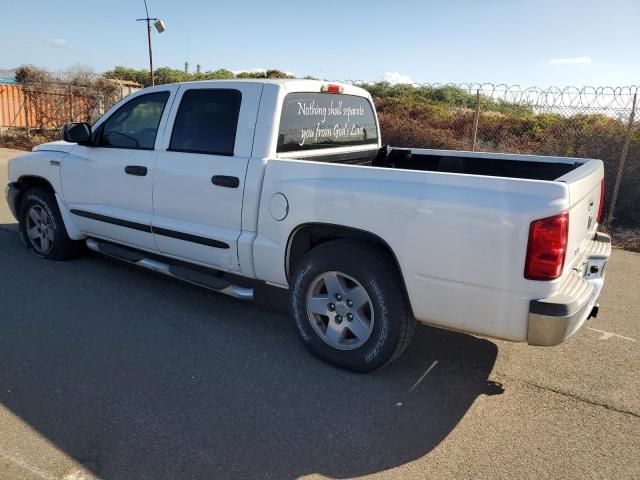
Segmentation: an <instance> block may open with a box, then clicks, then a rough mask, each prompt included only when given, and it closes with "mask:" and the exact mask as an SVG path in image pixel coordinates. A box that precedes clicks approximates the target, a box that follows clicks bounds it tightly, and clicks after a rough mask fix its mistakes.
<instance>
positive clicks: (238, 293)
mask: <svg viewBox="0 0 640 480" xmlns="http://www.w3.org/2000/svg"><path fill="white" fill-rule="evenodd" d="M86 244H87V248H88V249H89V250H93V251H94V252H98V253H101V254H103V255H107V256H109V257H113V258H117V259H119V260H124V261H125V262H129V263H131V264H133V265H137V266H139V267H142V268H146V269H147V270H152V271H154V272H157V273H162V274H163V275H167V276H169V277H173V278H177V279H178V280H182V281H183V282H187V283H191V284H194V285H198V286H200V287H204V288H208V289H209V290H214V291H216V292H218V293H223V294H225V295H229V296H231V297H235V298H239V299H240V300H253V288H246V287H240V286H238V285H233V284H232V283H231V282H229V281H228V280H225V279H224V278H220V277H216V276H215V275H209V274H207V273H203V272H201V271H198V270H195V269H191V268H189V267H187V266H180V265H170V264H168V263H164V262H161V261H159V260H155V259H153V258H147V257H145V254H144V253H143V252H139V251H137V250H132V249H129V248H126V247H120V246H118V245H114V244H112V243H107V242H101V241H98V240H94V239H93V238H89V239H87V241H86Z"/></svg>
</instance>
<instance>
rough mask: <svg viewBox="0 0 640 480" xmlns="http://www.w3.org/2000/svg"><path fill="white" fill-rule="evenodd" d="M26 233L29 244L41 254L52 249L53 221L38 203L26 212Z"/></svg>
mask: <svg viewBox="0 0 640 480" xmlns="http://www.w3.org/2000/svg"><path fill="white" fill-rule="evenodd" d="M27 235H28V237H29V240H30V241H31V245H32V246H33V248H34V249H35V250H36V252H38V253H39V254H41V255H46V254H48V253H49V252H51V250H53V243H54V239H55V237H54V231H53V222H52V220H51V217H50V216H49V214H48V213H47V211H46V210H45V209H44V208H42V206H40V205H34V206H32V207H31V208H30V209H29V211H28V212H27Z"/></svg>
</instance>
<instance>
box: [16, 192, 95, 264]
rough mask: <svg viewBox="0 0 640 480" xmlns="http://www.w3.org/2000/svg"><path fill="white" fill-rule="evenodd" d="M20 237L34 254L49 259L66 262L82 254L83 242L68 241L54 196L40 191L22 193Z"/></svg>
mask: <svg viewBox="0 0 640 480" xmlns="http://www.w3.org/2000/svg"><path fill="white" fill-rule="evenodd" d="M18 217H19V219H20V238H21V239H22V241H23V242H24V243H25V245H26V246H27V247H28V248H29V249H30V250H32V251H33V252H34V253H35V254H37V255H39V256H41V257H43V258H46V259H49V260H69V259H71V258H75V257H76V256H78V254H79V253H80V252H81V251H82V242H77V241H74V240H71V239H70V238H69V236H68V235H67V230H66V229H65V227H64V223H63V221H62V215H60V210H59V209H58V203H57V202H56V199H55V197H54V196H53V195H52V194H51V193H48V192H46V191H45V190H43V189H41V188H32V189H31V190H27V191H26V192H25V193H24V196H23V198H22V201H21V202H20V210H19V215H18Z"/></svg>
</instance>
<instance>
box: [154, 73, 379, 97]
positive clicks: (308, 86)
mask: <svg viewBox="0 0 640 480" xmlns="http://www.w3.org/2000/svg"><path fill="white" fill-rule="evenodd" d="M234 83H261V84H264V85H278V86H280V87H282V88H284V90H286V91H287V92H320V89H321V88H322V86H324V85H329V84H331V85H340V86H341V87H343V93H344V94H347V95H358V96H361V97H367V98H371V96H370V95H369V92H367V91H366V90H365V89H363V88H361V87H357V86H355V85H350V84H348V83H343V82H333V81H328V80H308V79H300V78H231V79H228V80H226V79H225V80H194V81H190V82H176V83H175V84H176V85H206V84H227V85H233V84H234ZM158 87H161V85H156V86H155V87H151V88H158Z"/></svg>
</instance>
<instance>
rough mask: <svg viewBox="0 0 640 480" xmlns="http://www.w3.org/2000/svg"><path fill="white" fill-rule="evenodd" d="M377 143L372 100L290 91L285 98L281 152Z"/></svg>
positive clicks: (279, 145) (281, 120)
mask: <svg viewBox="0 0 640 480" xmlns="http://www.w3.org/2000/svg"><path fill="white" fill-rule="evenodd" d="M377 143H378V128H377V125H376V118H375V115H374V114H373V109H372V108H371V103H370V102H369V101H368V100H367V99H366V98H364V97H358V96H355V95H342V94H334V93H290V94H288V95H287V96H286V97H285V99H284V105H283V107H282V118H281V119H280V130H279V134H278V148H277V151H278V152H294V151H301V150H312V149H319V148H331V147H346V146H353V145H368V144H377Z"/></svg>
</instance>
